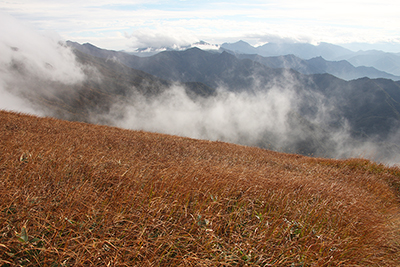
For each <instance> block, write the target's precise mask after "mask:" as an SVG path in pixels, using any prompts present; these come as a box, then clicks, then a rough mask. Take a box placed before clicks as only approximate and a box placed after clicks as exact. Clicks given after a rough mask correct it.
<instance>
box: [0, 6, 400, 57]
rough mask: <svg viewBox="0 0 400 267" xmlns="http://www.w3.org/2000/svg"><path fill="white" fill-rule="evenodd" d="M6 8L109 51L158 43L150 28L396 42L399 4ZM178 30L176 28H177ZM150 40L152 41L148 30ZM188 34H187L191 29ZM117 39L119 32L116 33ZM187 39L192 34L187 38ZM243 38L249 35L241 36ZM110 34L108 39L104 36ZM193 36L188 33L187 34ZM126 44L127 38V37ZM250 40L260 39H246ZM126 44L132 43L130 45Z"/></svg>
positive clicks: (214, 35)
mask: <svg viewBox="0 0 400 267" xmlns="http://www.w3.org/2000/svg"><path fill="white" fill-rule="evenodd" d="M1 9H2V10H5V11H7V12H9V13H11V14H13V15H15V16H17V17H19V18H22V19H24V20H26V21H30V22H33V23H34V24H35V25H36V26H37V27H39V28H40V29H47V30H48V29H51V30H54V31H57V32H59V33H60V34H61V35H62V36H63V37H64V38H66V39H72V40H86V42H92V43H94V44H96V45H98V46H101V47H105V48H113V49H123V48H125V49H126V48H127V47H126V46H128V44H129V42H127V41H126V40H124V38H123V37H122V36H123V35H124V33H128V34H132V33H133V35H137V37H143V38H144V39H146V40H145V41H143V42H144V43H148V42H151V43H157V42H156V37H157V36H158V35H157V34H156V33H154V32H153V33H148V34H145V33H143V32H144V31H148V29H152V30H153V31H159V29H162V28H164V27H165V28H166V29H167V31H168V32H166V33H170V34H172V36H171V38H167V37H166V36H165V34H163V35H162V36H160V40H165V41H166V42H169V43H171V39H174V40H180V42H183V41H186V39H187V38H188V34H187V32H185V31H180V30H176V31H171V30H170V28H175V27H176V28H177V29H185V30H186V31H190V32H191V33H194V35H195V37H196V38H197V39H203V40H205V41H209V42H218V43H222V42H224V41H227V40H226V39H227V38H235V39H236V40H238V39H245V38H246V36H249V35H253V37H254V36H256V35H279V36H281V37H284V38H292V39H295V40H302V41H307V40H312V41H313V42H320V41H325V42H331V43H347V42H382V41H388V40H391V41H396V42H398V39H396V38H397V37H398V35H399V31H400V30H399V27H400V26H399V25H400V17H399V16H398V14H397V13H398V12H397V11H398V10H400V2H398V1H392V0H383V1H379V2H377V1H359V0H348V1H344V0H339V1H324V0H319V1H316V0H305V1H295V0H282V1H281V0H279V1H278V0H273V1H268V2H265V1H250V2H242V1H230V2H229V3H227V2H221V1H207V2H206V3H204V2H201V3H200V2H194V1H185V2H182V1H141V0H137V1H127V0H119V1H111V0H101V1H92V0H90V1H77V0H73V1H59V0H58V1H57V0H55V1H49V0H47V1H46V0H32V1H29V2H28V1H22V0H14V1H7V2H6V1H3V2H2V3H1V4H0V10H1ZM180 32H182V33H180ZM152 34H153V35H154V36H155V37H154V38H153V39H152V40H151V35H152ZM110 35H111V36H112V37H108V36H110ZM192 35H193V34H192ZM116 36H119V37H118V38H117V37H116ZM190 38H193V36H190ZM248 38H249V37H248ZM108 39H109V40H108ZM193 39H194V38H193ZM131 41H133V40H131ZM249 41H252V42H253V43H254V44H256V43H260V42H261V41H260V40H257V39H255V38H249ZM130 44H132V42H130Z"/></svg>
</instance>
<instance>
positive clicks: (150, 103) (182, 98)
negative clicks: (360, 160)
mask: <svg viewBox="0 0 400 267" xmlns="http://www.w3.org/2000/svg"><path fill="white" fill-rule="evenodd" d="M306 98H307V97H306V96H304V95H301V94H299V93H296V92H295V91H294V90H292V89H291V88H290V87H289V88H283V87H280V86H277V87H274V88H272V89H269V90H268V91H256V92H252V93H248V92H242V93H233V92H229V91H227V90H224V89H220V90H218V93H217V95H216V96H213V97H207V98H203V97H197V98H191V97H189V96H188V95H187V93H186V91H185V88H184V87H183V86H180V85H175V86H172V87H171V88H169V89H167V90H165V91H164V92H163V93H162V94H160V95H158V96H154V97H151V98H148V97H147V98H146V97H144V96H143V95H139V94H134V95H133V96H132V97H131V98H129V99H127V100H126V102H125V104H122V103H118V104H116V105H114V106H113V107H112V108H111V110H110V112H109V113H108V114H107V115H102V116H101V119H102V120H104V119H105V120H106V121H108V122H110V123H111V124H113V125H115V126H118V127H122V128H128V129H135V130H145V131H151V132H160V133H167V134H173V135H180V136H186V137H191V138H198V139H207V140H221V141H226V142H232V143H237V144H242V145H249V146H259V147H263V148H268V149H273V150H277V151H284V152H292V153H301V154H306V155H313V156H321V157H332V158H348V157H364V158H369V159H373V160H375V161H378V162H384V163H387V164H390V165H393V164H396V163H399V162H400V157H399V156H398V154H397V153H396V150H393V151H391V149H390V144H391V142H393V141H394V140H398V138H399V132H397V133H396V134H393V135H391V137H390V139H387V140H386V141H385V142H380V143H376V142H374V141H373V140H372V139H370V140H363V141H357V139H355V138H354V137H352V136H351V134H350V131H349V128H348V125H347V122H346V121H345V120H343V121H342V123H341V126H340V127H335V128H332V127H329V126H328V125H327V123H325V122H329V120H330V118H329V117H330V114H331V113H332V109H334V107H328V106H327V105H326V103H324V101H322V100H320V101H317V102H316V103H314V104H315V105H314V108H315V109H316V114H318V115H317V116H309V117H305V116H302V115H300V114H299V113H298V112H297V111H298V110H299V108H300V106H301V105H302V101H306ZM317 98H318V97H317ZM314 99H315V98H314ZM93 120H94V121H99V117H98V116H94V117H93ZM396 135H397V136H396Z"/></svg>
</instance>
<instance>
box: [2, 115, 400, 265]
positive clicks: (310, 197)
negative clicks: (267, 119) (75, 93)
mask: <svg viewBox="0 0 400 267" xmlns="http://www.w3.org/2000/svg"><path fill="white" fill-rule="evenodd" d="M0 134H1V135H0V136H1V139H0V197H1V198H0V265H2V266H400V246H399V240H400V239H399V237H400V235H399V226H400V220H399V219H400V209H399V192H400V191H399V190H400V169H399V168H394V167H392V168H387V167H385V166H383V165H378V164H375V163H372V162H370V161H367V160H363V159H350V160H328V159H316V158H309V157H304V156H299V155H291V154H283V153H277V152H272V151H268V150H263V149H259V148H252V147H245V146H238V145H233V144H227V143H223V142H209V141H204V140H194V139H189V138H182V137H176V136H169V135H162V134H155V133H148V132H141V131H130V130H123V129H118V128H112V127H106V126H99V125H90V124H84V123H77V122H66V121H61V120H56V119H51V118H37V117H33V116H28V115H24V114H16V113H11V112H5V111H0Z"/></svg>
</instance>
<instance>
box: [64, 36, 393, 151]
mask: <svg viewBox="0 0 400 267" xmlns="http://www.w3.org/2000/svg"><path fill="white" fill-rule="evenodd" d="M68 44H69V45H70V46H71V47H72V48H73V49H74V51H75V53H76V54H77V57H78V58H79V59H80V61H82V62H84V63H85V64H92V65H93V64H94V66H96V68H99V69H100V72H101V74H102V75H103V82H101V83H93V82H92V84H91V85H90V92H91V94H93V92H99V93H97V94H98V95H100V96H104V99H103V98H101V97H99V98H98V99H97V98H96V97H91V98H89V97H87V98H86V99H84V100H82V101H83V102H85V101H86V102H87V103H88V104H86V106H92V107H96V108H95V109H93V108H92V109H91V111H90V112H89V113H96V112H99V111H98V110H100V113H107V112H108V110H106V111H105V109H104V108H103V106H104V103H108V104H107V105H105V106H106V107H107V106H108V105H110V102H115V101H117V100H118V101H122V102H123V101H128V100H126V99H129V98H128V97H126V96H127V95H132V90H133V89H132V84H135V87H134V91H138V90H139V91H140V93H141V94H143V95H147V96H149V97H151V96H155V95H159V94H160V93H161V92H162V91H163V90H168V89H165V88H168V86H169V85H171V81H172V82H179V83H183V84H184V86H185V87H186V93H187V94H188V95H190V96H191V98H192V99H196V97H201V98H206V99H207V98H213V97H216V96H217V95H218V92H219V90H220V88H225V90H228V91H230V92H232V93H234V94H242V93H246V94H250V95H251V94H253V95H259V94H260V93H261V94H264V93H267V92H270V91H271V90H272V91H273V90H274V89H277V90H281V91H283V90H287V88H290V91H291V92H292V94H294V95H296V101H295V102H293V103H295V104H294V105H293V106H292V107H291V108H290V109H291V111H290V112H289V113H287V114H286V118H285V124H286V127H287V132H286V133H285V135H286V137H287V138H286V140H290V138H291V141H286V143H281V142H279V135H277V134H276V133H274V132H268V131H266V132H265V133H264V135H263V136H264V137H263V138H264V139H263V138H261V139H258V140H256V141H251V142H250V143H249V142H248V141H245V142H244V144H247V145H257V146H261V147H265V148H273V149H276V150H281V151H292V152H296V153H302V154H314V155H319V156H328V157H332V156H333V157H334V156H337V151H336V152H334V151H335V148H336V147H337V143H338V142H340V137H338V136H339V135H336V136H335V135H332V133H338V132H340V131H341V130H343V129H345V130H346V132H348V133H349V135H350V137H349V138H350V139H348V140H351V143H352V144H354V143H360V142H373V143H375V144H380V145H379V146H380V147H381V148H382V149H384V150H385V151H386V152H387V153H389V154H391V155H392V154H396V153H397V152H399V151H400V147H398V144H399V143H400V140H398V139H396V138H400V137H399V136H398V135H396V134H393V133H396V132H397V131H399V129H400V82H398V81H397V82H396V81H393V80H390V79H382V78H381V79H370V78H362V79H356V80H351V81H345V80H343V79H340V78H337V77H335V76H333V75H330V74H326V73H325V74H308V75H306V74H303V73H300V72H299V71H296V70H294V69H287V68H282V62H285V61H286V62H290V61H292V62H290V65H294V64H297V65H298V66H300V67H301V66H304V68H306V70H307V71H308V72H312V69H311V66H313V64H314V65H324V64H325V67H329V63H327V62H326V61H325V60H323V59H322V58H315V59H311V60H300V59H298V58H297V57H295V56H283V57H281V58H279V57H275V58H264V57H260V56H254V55H252V56H250V55H240V56H239V55H237V56H235V55H233V54H231V53H228V52H226V51H225V52H222V53H215V52H207V51H203V50H201V49H198V48H191V49H188V50H185V51H164V52H161V53H158V54H156V55H153V56H150V57H137V56H134V55H130V54H127V53H124V52H119V51H110V50H104V49H100V48H98V47H95V46H93V45H91V44H83V45H80V44H78V43H73V42H69V43H68ZM252 59H253V60H252ZM262 60H265V61H268V62H269V63H268V64H266V63H265V62H263V64H262V63H261V62H262ZM273 64H276V65H275V67H276V66H277V67H278V68H272V67H267V66H266V65H270V66H271V65H273ZM337 64H343V65H345V66H346V65H347V64H346V63H345V62H339V63H337ZM347 66H348V65H347ZM307 68H309V69H307ZM152 75H153V76H152ZM137 81H139V83H138V82H137ZM88 86H89V85H88ZM95 88H98V89H95ZM111 88H113V89H111ZM160 88H164V89H160ZM110 90H111V91H110ZM100 92H101V93H100ZM109 95H115V96H114V97H113V98H112V100H109V99H108V98H107V97H108V96H109ZM96 101H98V102H96ZM122 102H121V103H122ZM89 103H90V104H89ZM99 103H100V106H99ZM60 106H61V105H57V107H60ZM78 106H82V103H79V105H78ZM84 106H85V105H84ZM322 114H324V115H322ZM121 116H124V114H122V115H121ZM256 116H257V115H256ZM260 123H261V122H260ZM242 139H243V138H242ZM243 140H247V139H246V138H244V139H243ZM238 142H239V143H240V140H239V141H238ZM346 142H347V141H346ZM360 144H361V143H360ZM388 151H389V152H388ZM386 152H385V153H386ZM377 153H378V152H377ZM378 154H380V155H381V153H378Z"/></svg>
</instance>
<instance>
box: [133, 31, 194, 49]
mask: <svg viewBox="0 0 400 267" xmlns="http://www.w3.org/2000/svg"><path fill="white" fill-rule="evenodd" d="M127 37H128V38H129V39H131V40H132V43H131V46H132V47H133V48H141V47H154V48H161V47H165V46H166V47H175V48H177V47H181V46H186V45H190V44H192V43H194V42H197V41H199V40H198V38H197V37H196V36H195V35H194V34H193V33H192V32H191V31H189V30H186V29H185V28H177V27H174V28H172V27H164V28H157V29H149V28H144V29H139V30H135V31H133V33H131V34H127Z"/></svg>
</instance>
